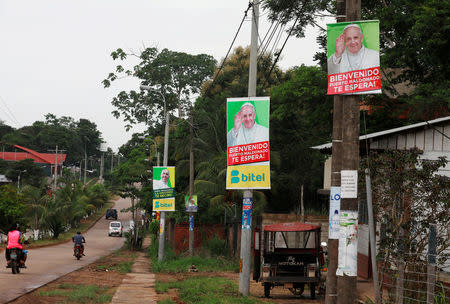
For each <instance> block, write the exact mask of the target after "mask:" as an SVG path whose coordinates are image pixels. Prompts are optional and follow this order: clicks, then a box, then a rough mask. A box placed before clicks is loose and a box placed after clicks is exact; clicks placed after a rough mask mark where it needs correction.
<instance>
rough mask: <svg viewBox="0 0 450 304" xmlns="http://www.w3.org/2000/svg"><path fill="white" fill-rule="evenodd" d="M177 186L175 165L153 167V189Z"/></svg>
mask: <svg viewBox="0 0 450 304" xmlns="http://www.w3.org/2000/svg"><path fill="white" fill-rule="evenodd" d="M168 188H175V167H153V191H155V190H160V189H168Z"/></svg>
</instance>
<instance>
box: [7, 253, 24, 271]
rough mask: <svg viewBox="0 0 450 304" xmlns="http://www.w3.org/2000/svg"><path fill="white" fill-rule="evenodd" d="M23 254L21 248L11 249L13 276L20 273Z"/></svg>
mask: <svg viewBox="0 0 450 304" xmlns="http://www.w3.org/2000/svg"><path fill="white" fill-rule="evenodd" d="M21 254H22V250H21V249H19V248H11V251H10V261H11V264H10V267H11V272H12V273H13V274H17V273H20V268H21V264H20V256H21Z"/></svg>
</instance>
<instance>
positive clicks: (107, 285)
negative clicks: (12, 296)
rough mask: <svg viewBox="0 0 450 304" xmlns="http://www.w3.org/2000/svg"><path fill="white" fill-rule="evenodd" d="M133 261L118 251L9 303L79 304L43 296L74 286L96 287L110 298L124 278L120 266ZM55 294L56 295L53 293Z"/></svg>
mask: <svg viewBox="0 0 450 304" xmlns="http://www.w3.org/2000/svg"><path fill="white" fill-rule="evenodd" d="M132 260H133V256H132V252H129V251H125V250H124V251H119V253H113V254H110V255H108V256H106V257H103V258H100V259H99V260H98V261H96V262H94V263H92V264H89V265H87V266H85V267H83V268H81V269H79V270H77V271H74V272H72V273H69V274H67V275H65V276H63V277H60V278H59V279H57V280H55V281H53V282H51V283H49V284H46V285H44V286H43V287H41V288H38V289H36V290H34V291H33V292H31V293H28V294H25V295H23V296H21V297H20V298H18V299H16V300H14V301H12V302H9V303H13V304H47V303H48V304H56V303H62V302H64V303H79V300H75V301H71V300H70V299H67V297H64V296H57V295H55V296H45V295H43V294H45V293H46V292H49V291H53V292H54V293H55V290H64V288H61V287H64V286H67V285H76V286H79V287H82V286H87V285H91V286H98V287H99V288H100V289H99V290H101V292H102V294H105V295H108V296H110V297H111V298H112V296H113V295H114V293H115V291H116V289H117V287H118V286H119V285H120V284H121V282H122V280H123V279H124V278H125V277H126V273H121V272H120V271H119V269H120V265H123V264H124V263H126V262H130V261H132ZM55 294H56V293H55ZM87 303H90V302H87Z"/></svg>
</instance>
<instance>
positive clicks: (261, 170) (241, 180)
mask: <svg viewBox="0 0 450 304" xmlns="http://www.w3.org/2000/svg"><path fill="white" fill-rule="evenodd" d="M227 189H270V166H269V165H255V166H252V165H240V166H228V168H227Z"/></svg>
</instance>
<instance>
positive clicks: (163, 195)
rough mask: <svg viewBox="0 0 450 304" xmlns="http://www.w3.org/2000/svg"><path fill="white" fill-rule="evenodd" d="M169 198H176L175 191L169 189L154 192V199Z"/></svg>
mask: <svg viewBox="0 0 450 304" xmlns="http://www.w3.org/2000/svg"><path fill="white" fill-rule="evenodd" d="M168 197H175V189H173V188H169V189H158V190H153V198H154V199H159V198H168Z"/></svg>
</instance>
